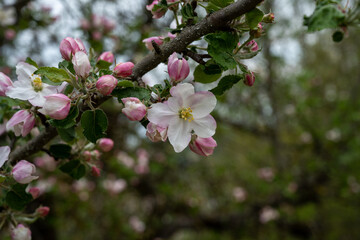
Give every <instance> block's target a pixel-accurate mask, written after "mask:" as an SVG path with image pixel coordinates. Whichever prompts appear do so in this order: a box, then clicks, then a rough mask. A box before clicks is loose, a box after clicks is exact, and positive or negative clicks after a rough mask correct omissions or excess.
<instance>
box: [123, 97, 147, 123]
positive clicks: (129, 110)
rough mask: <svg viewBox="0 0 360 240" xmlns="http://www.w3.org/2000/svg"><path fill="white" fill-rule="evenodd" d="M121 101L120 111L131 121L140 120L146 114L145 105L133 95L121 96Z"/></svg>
mask: <svg viewBox="0 0 360 240" xmlns="http://www.w3.org/2000/svg"><path fill="white" fill-rule="evenodd" d="M121 101H122V102H123V103H124V106H125V107H124V108H123V109H122V112H123V113H124V114H125V115H126V117H127V118H128V119H129V120H131V121H140V120H141V119H143V118H144V117H145V115H146V106H145V105H144V104H143V103H142V102H141V101H140V100H139V99H138V98H135V97H128V98H123V99H121Z"/></svg>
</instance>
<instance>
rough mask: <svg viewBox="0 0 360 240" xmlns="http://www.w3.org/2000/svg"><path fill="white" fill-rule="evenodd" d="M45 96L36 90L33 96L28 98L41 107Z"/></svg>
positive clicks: (34, 104)
mask: <svg viewBox="0 0 360 240" xmlns="http://www.w3.org/2000/svg"><path fill="white" fill-rule="evenodd" d="M45 100H46V99H45V98H44V96H43V95H42V94H41V93H40V92H37V93H36V95H35V97H33V98H32V99H29V102H30V103H31V104H32V105H33V106H36V107H43V106H44V104H45Z"/></svg>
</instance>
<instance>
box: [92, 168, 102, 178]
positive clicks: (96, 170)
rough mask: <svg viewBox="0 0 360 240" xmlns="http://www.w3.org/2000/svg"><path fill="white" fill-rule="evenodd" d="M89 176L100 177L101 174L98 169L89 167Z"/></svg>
mask: <svg viewBox="0 0 360 240" xmlns="http://www.w3.org/2000/svg"><path fill="white" fill-rule="evenodd" d="M91 174H92V175H93V176H94V177H100V175H101V173H100V169H99V168H97V167H95V166H92V167H91Z"/></svg>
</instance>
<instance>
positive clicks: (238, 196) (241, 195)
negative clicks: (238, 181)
mask: <svg viewBox="0 0 360 240" xmlns="http://www.w3.org/2000/svg"><path fill="white" fill-rule="evenodd" d="M232 193H233V196H234V198H235V200H236V201H237V202H243V201H245V200H246V198H247V192H246V190H245V189H244V188H242V187H235V188H234V189H233V192H232Z"/></svg>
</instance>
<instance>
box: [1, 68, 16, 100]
mask: <svg viewBox="0 0 360 240" xmlns="http://www.w3.org/2000/svg"><path fill="white" fill-rule="evenodd" d="M12 85H13V84H12V81H11V80H10V78H9V77H8V76H6V75H5V74H4V73H2V72H0V96H5V92H6V89H7V88H8V87H10V86H12Z"/></svg>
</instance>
